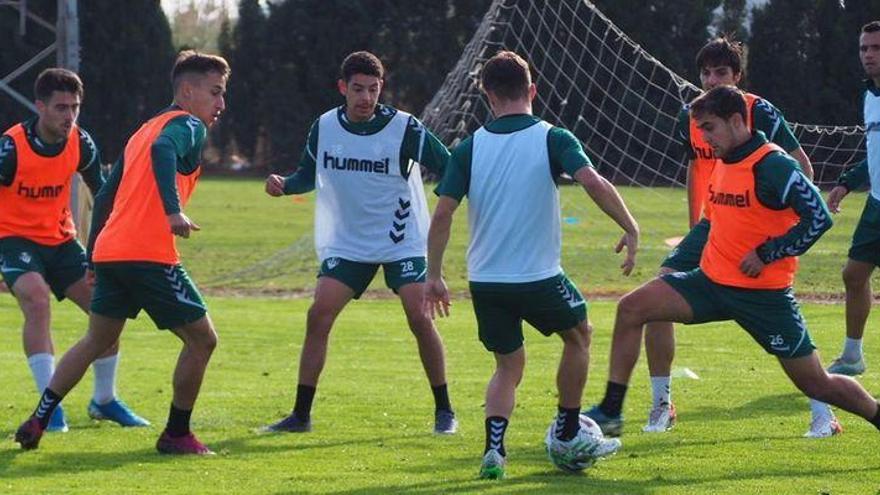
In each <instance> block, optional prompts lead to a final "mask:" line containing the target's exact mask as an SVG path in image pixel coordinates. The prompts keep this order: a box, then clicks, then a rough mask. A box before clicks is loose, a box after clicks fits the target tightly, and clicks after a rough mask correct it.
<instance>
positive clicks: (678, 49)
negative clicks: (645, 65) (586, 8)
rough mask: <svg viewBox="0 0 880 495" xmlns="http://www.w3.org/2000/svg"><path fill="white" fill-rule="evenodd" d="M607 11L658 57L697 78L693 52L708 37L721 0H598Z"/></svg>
mask: <svg viewBox="0 0 880 495" xmlns="http://www.w3.org/2000/svg"><path fill="white" fill-rule="evenodd" d="M593 3H595V4H596V5H597V6H598V7H599V9H600V10H601V11H602V12H603V13H604V14H605V15H607V16H608V17H609V18H610V19H611V20H612V21H613V22H614V23H615V24H616V25H617V26H618V27H619V28H620V29H622V30H623V31H624V32H625V33H626V34H627V35H628V36H629V37H630V38H632V39H633V40H634V41H635V42H636V43H638V44H640V45H641V46H642V47H644V48H645V49H646V50H647V51H648V52H649V53H650V54H651V55H653V56H654V57H655V58H657V60H660V61H661V62H662V63H663V64H664V65H666V66H667V67H669V68H670V69H672V70H673V71H674V72H676V73H678V74H680V75H682V76H685V77H686V78H687V79H689V80H691V81H696V80H697V76H698V74H697V68H696V67H695V66H694V56H695V55H696V54H697V51H698V50H699V49H700V48H701V47H702V46H703V45H704V44H705V43H706V40H708V39H709V37H710V33H709V26H710V24H711V22H712V19H713V17H714V10H715V9H717V8H718V6H719V5H721V0H595V1H594V2H593Z"/></svg>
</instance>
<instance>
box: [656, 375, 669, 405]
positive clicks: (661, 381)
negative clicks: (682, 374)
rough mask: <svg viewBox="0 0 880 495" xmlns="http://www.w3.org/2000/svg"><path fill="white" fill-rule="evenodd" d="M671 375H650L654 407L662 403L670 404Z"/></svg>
mask: <svg viewBox="0 0 880 495" xmlns="http://www.w3.org/2000/svg"><path fill="white" fill-rule="evenodd" d="M671 382H672V377H671V376H652V377H651V391H652V395H653V396H654V407H657V406H660V405H663V404H672V398H671V397H672V391H671V388H670V387H671V385H672V383H671Z"/></svg>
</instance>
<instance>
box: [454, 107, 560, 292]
mask: <svg viewBox="0 0 880 495" xmlns="http://www.w3.org/2000/svg"><path fill="white" fill-rule="evenodd" d="M551 128H552V126H551V125H550V124H548V123H547V122H544V121H540V122H538V123H536V124H534V125H532V126H529V127H527V128H525V129H522V130H519V131H515V132H511V133H505V134H501V133H497V134H496V133H493V132H491V131H488V130H486V128H485V127H481V128H480V129H478V130H477V132H476V133H474V141H473V155H472V159H471V179H470V185H469V188H468V224H469V227H470V232H471V242H470V246H468V254H467V259H468V277H469V279H470V280H471V281H472V282H499V283H522V282H534V281H537V280H543V279H546V278H549V277H552V276H554V275H557V274H559V273H561V272H562V267H561V265H560V258H561V250H562V230H561V219H560V212H559V191H558V189H557V188H556V183H555V182H554V180H553V177H552V175H551V171H550V154H549V151H548V149H547V137H548V133H549V132H550V129H551Z"/></svg>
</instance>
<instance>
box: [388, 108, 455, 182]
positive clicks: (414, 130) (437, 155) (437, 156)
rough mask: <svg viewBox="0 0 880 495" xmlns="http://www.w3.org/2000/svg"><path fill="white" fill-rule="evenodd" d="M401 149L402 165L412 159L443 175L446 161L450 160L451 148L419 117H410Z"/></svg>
mask: <svg viewBox="0 0 880 495" xmlns="http://www.w3.org/2000/svg"><path fill="white" fill-rule="evenodd" d="M400 151H401V153H400V166H401V167H404V166H406V164H407V163H408V162H409V160H412V161H414V162H416V163H418V164H419V165H421V166H423V167H425V168H426V169H428V170H429V171H430V172H431V173H433V174H435V175H437V176H439V177H443V173H444V171H445V170H446V163H447V162H448V161H449V156H450V153H449V150H448V149H447V148H446V146H445V145H444V144H443V143H442V142H441V141H440V139H438V138H437V136H435V135H434V134H433V133H432V132H431V131H430V130H428V128H427V127H425V125H424V124H422V123H421V122H420V121H419V119H417V118H415V117H410V118H409V122H407V125H406V133H404V135H403V143H402V144H401V148H400ZM404 172H406V171H404ZM405 175H406V174H404V176H405Z"/></svg>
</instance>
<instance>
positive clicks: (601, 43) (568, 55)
mask: <svg viewBox="0 0 880 495" xmlns="http://www.w3.org/2000/svg"><path fill="white" fill-rule="evenodd" d="M502 49H507V50H512V51H515V52H516V53H518V54H520V55H522V56H524V57H525V58H526V60H528V61H529V63H530V64H531V67H532V70H533V76H534V77H535V81H536V84H537V86H538V96H537V98H536V101H535V104H534V112H535V114H536V115H538V116H540V117H541V118H543V119H544V120H546V121H548V122H550V123H551V124H554V125H558V126H562V127H565V128H567V129H569V130H571V131H572V132H573V133H574V134H575V136H577V137H578V138H579V139H580V140H581V141H582V142H583V143H584V146H585V149H586V151H587V154H588V156H589V157H590V158H591V159H592V160H593V162H594V164H595V165H596V167H597V169H598V170H599V172H600V173H602V174H603V175H604V176H605V177H606V178H607V179H609V180H611V181H612V182H614V183H616V184H621V185H634V186H643V187H657V186H683V185H684V183H685V179H686V164H685V161H684V159H683V151H682V147H681V145H680V144H679V142H678V141H677V140H676V139H675V136H674V134H673V130H674V127H675V122H676V120H677V117H678V113H679V111H680V109H681V106H682V104H683V103H685V102H688V101H690V100H692V99H693V98H694V97H696V96H697V95H698V94H699V89H698V88H697V87H696V86H694V85H693V84H691V83H690V82H688V81H686V80H685V79H683V78H682V77H681V76H679V75H677V74H675V73H674V72H672V71H671V70H669V69H668V68H667V67H665V66H664V65H663V64H662V63H661V62H660V61H658V60H656V59H655V58H654V57H652V56H651V55H650V54H649V53H647V52H646V51H645V50H644V49H643V48H642V47H640V46H639V45H638V44H636V43H635V42H634V41H632V40H631V39H630V38H629V37H628V36H627V35H626V34H625V33H623V32H622V31H621V30H620V29H618V28H617V26H615V25H614V23H613V22H611V21H610V20H609V19H608V18H607V17H605V16H604V15H603V14H602V13H601V12H600V11H599V10H598V9H597V8H596V7H595V6H594V5H593V4H592V3H590V2H589V1H587V0H558V1H554V2H546V1H543V0H531V1H524V0H496V1H495V2H493V3H492V5H491V7H490V8H489V11H488V12H487V13H486V16H485V18H484V19H483V22H482V24H481V25H480V27H479V28H478V30H477V32H476V34H475V35H474V37H473V39H471V41H470V42H469V43H468V45H467V46H466V47H465V49H464V53H463V54H462V57H461V58H460V59H459V61H458V63H457V64H456V66H455V68H454V69H453V70H452V72H450V74H449V75H448V76H447V78H446V80H445V82H444V83H443V86H442V87H441V88H440V90H439V91H438V92H437V93H436V95H435V96H434V98H433V100H432V101H431V102H430V103H429V104H428V106H427V107H426V109H425V111H424V114H423V115H422V119H423V121H424V122H425V124H426V125H427V126H428V127H429V128H430V129H432V130H434V132H436V133H437V134H438V136H439V137H440V138H441V139H442V140H443V141H444V142H446V143H447V144H449V143H452V144H455V143H456V142H457V141H458V140H460V139H462V138H464V137H465V136H467V135H469V134H471V133H472V132H473V131H475V130H476V129H477V128H478V127H479V126H480V125H482V124H483V123H484V122H485V121H486V120H488V118H489V106H488V102H487V101H486V100H485V99H484V98H483V97H482V95H481V94H480V91H479V86H478V74H479V71H480V68H481V67H482V64H483V63H484V62H485V61H486V60H487V59H488V58H489V57H491V56H492V55H494V54H495V53H496V52H498V51H499V50H502ZM791 125H792V128H793V130H794V132H795V135H796V136H797V137H798V139H799V140H800V141H801V144H802V145H803V147H804V150H805V151H806V153H807V155H808V156H809V157H810V158H811V160H812V162H813V166H814V168H815V169H816V182H817V184H818V185H820V186H828V185H830V184H833V183H834V182H835V181H836V180H837V177H838V176H839V175H840V173H841V171H842V170H843V169H844V168H845V166H847V165H848V164H852V163H855V162H856V161H858V160H860V159H862V157H863V154H864V146H863V142H862V141H863V138H864V133H863V132H862V129H861V128H859V127H830V126H815V125H806V124H798V123H793V124H791Z"/></svg>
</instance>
